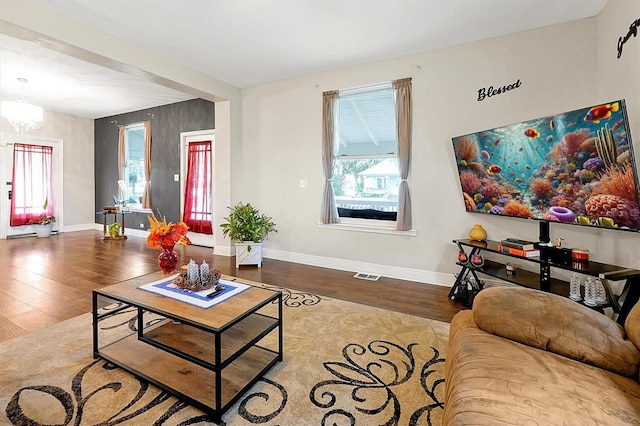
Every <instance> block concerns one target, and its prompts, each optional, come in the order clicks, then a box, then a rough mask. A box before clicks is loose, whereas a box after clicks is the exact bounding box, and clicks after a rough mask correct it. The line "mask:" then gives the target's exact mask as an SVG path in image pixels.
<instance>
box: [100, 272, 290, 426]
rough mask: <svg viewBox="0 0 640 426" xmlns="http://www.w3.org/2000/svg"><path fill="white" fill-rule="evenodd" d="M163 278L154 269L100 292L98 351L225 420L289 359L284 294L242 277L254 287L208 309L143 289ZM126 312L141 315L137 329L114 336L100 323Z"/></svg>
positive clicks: (137, 320) (134, 372)
mask: <svg viewBox="0 0 640 426" xmlns="http://www.w3.org/2000/svg"><path fill="white" fill-rule="evenodd" d="M164 277H167V276H164ZM162 278H163V275H162V274H161V273H155V274H150V275H146V276H143V277H139V278H136V279H133V280H129V281H124V282H121V283H119V284H115V285H112V286H108V287H104V288H100V289H96V290H93V295H92V297H93V357H94V358H103V359H105V360H108V361H110V362H112V363H114V364H116V365H118V366H119V367H121V368H123V369H125V370H127V371H129V372H130V373H132V374H133V375H135V376H137V377H139V378H142V379H144V380H146V381H148V382H150V383H153V384H154V385H156V386H158V387H160V388H162V389H164V390H166V391H167V392H170V393H172V394H173V395H175V396H176V397H177V398H179V399H181V400H184V401H186V402H188V403H189V404H191V405H193V406H195V407H197V408H199V409H201V410H202V411H204V412H206V413H208V414H210V415H212V416H213V417H214V419H215V420H216V421H220V420H221V417H222V415H223V414H224V412H225V411H226V410H227V409H228V408H229V407H230V406H231V405H233V404H234V403H235V402H236V401H237V400H238V399H239V398H240V397H242V395H243V394H244V393H245V392H246V391H247V390H248V389H249V388H250V387H251V386H252V385H253V384H254V383H255V382H256V381H258V379H259V378H260V377H261V376H263V375H264V374H265V373H266V372H267V371H268V370H269V369H270V368H271V367H273V366H274V365H275V364H276V363H277V362H280V361H282V359H283V355H282V293H281V292H280V291H273V290H269V289H266V288H260V287H257V286H256V285H257V284H259V283H252V282H247V281H241V282H242V283H245V284H249V288H248V289H246V290H244V291H243V292H241V293H239V294H236V295H235V296H233V297H231V298H229V299H227V300H224V301H222V302H221V303H219V304H217V305H215V306H212V307H210V308H206V309H204V308H200V307H198V306H193V305H190V304H188V303H185V302H183V301H180V300H175V299H172V298H169V297H165V296H162V295H159V294H156V293H151V292H148V291H145V290H141V289H139V288H138V287H139V286H141V285H143V284H147V283H150V282H153V281H156V280H159V279H162ZM223 279H224V280H229V281H235V280H236V279H235V278H233V277H224V276H223ZM238 281H239V280H238ZM125 312H131V313H130V314H129V315H130V316H131V317H132V318H133V317H135V318H136V319H135V321H132V323H134V322H135V327H132V330H131V331H129V332H127V333H125V334H124V335H118V336H116V337H114V336H109V335H108V334H107V333H106V332H105V330H106V329H107V327H104V330H103V328H101V326H100V322H101V321H103V320H106V319H108V318H109V317H112V316H115V315H122V314H123V313H125ZM107 336H108V337H111V338H110V339H107ZM104 340H108V341H106V342H105V341H104Z"/></svg>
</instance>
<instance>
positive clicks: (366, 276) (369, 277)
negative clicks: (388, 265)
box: [353, 272, 380, 281]
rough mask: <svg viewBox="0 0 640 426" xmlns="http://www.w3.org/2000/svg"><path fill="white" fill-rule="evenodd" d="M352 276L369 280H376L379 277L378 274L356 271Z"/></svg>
mask: <svg viewBox="0 0 640 426" xmlns="http://www.w3.org/2000/svg"><path fill="white" fill-rule="evenodd" d="M353 278H359V279H361V280H369V281H378V280H379V279H380V275H376V274H366V273H364V272H358V273H356V274H355V275H354V276H353Z"/></svg>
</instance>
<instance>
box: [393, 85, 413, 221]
mask: <svg viewBox="0 0 640 426" xmlns="http://www.w3.org/2000/svg"><path fill="white" fill-rule="evenodd" d="M393 92H394V95H395V100H396V123H397V124H396V125H397V136H398V168H399V169H400V178H401V179H402V180H401V181H400V188H399V190H398V216H397V219H396V229H397V230H398V231H408V230H410V229H411V197H410V196H409V185H408V184H407V177H408V176H409V167H410V165H411V78H403V79H400V80H395V81H394V82H393Z"/></svg>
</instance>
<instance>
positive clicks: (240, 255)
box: [236, 241, 262, 268]
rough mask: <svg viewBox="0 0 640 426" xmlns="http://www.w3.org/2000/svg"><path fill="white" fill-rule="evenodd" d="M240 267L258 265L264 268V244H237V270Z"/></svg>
mask: <svg viewBox="0 0 640 426" xmlns="http://www.w3.org/2000/svg"><path fill="white" fill-rule="evenodd" d="M240 265H258V268H261V267H262V243H254V242H253V241H251V242H242V243H236V268H239V267H240Z"/></svg>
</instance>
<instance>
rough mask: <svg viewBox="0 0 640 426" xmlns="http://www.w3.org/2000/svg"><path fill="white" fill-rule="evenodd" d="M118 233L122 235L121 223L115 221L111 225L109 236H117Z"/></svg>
mask: <svg viewBox="0 0 640 426" xmlns="http://www.w3.org/2000/svg"><path fill="white" fill-rule="evenodd" d="M118 235H120V224H119V223H118V222H114V223H112V224H111V225H109V236H110V237H111V238H116V237H117V236H118Z"/></svg>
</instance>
